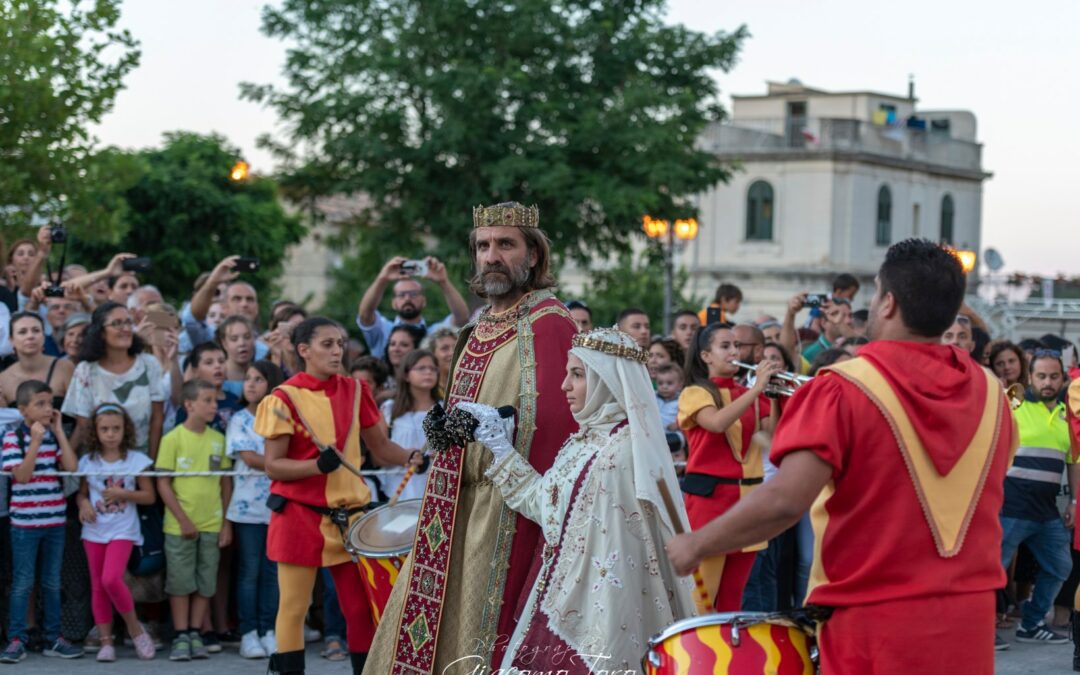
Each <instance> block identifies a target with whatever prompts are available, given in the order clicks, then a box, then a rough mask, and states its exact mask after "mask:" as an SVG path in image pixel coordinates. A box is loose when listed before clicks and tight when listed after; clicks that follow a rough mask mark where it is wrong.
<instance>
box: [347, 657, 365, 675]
mask: <svg viewBox="0 0 1080 675" xmlns="http://www.w3.org/2000/svg"><path fill="white" fill-rule="evenodd" d="M349 658H350V659H352V672H353V675H361V673H363V672H364V664H365V663H367V652H349Z"/></svg>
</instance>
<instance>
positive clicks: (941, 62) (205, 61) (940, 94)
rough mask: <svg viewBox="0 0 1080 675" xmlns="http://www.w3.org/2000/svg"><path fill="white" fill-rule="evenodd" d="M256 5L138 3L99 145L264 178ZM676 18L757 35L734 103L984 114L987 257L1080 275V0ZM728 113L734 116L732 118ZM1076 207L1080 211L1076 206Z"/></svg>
mask: <svg viewBox="0 0 1080 675" xmlns="http://www.w3.org/2000/svg"><path fill="white" fill-rule="evenodd" d="M264 4H265V3H264V2H259V1H256V0H185V1H184V2H161V0H125V2H124V4H123V5H122V19H121V25H122V26H123V27H125V28H128V29H129V30H130V31H131V32H132V33H133V34H134V36H135V37H136V38H137V39H139V40H140V41H141V49H142V63H141V65H140V66H139V67H138V68H137V69H136V70H135V71H133V72H132V73H131V74H130V75H129V76H128V78H127V80H126V85H127V87H126V89H125V90H124V91H122V92H121V93H120V94H119V96H118V97H117V99H116V104H115V106H114V110H113V111H112V112H111V113H109V114H108V115H107V116H106V117H105V118H104V119H103V120H102V123H101V125H100V126H99V128H98V129H96V135H97V137H98V138H99V139H100V141H101V142H102V143H103V144H107V145H117V146H120V147H124V148H144V147H152V146H157V145H160V143H161V137H162V134H163V133H164V132H166V131H173V130H188V131H196V132H200V133H208V132H211V131H213V132H218V133H220V134H222V135H224V136H225V137H226V138H227V139H228V140H229V141H230V142H231V143H233V144H234V145H237V146H239V147H240V148H241V151H242V152H243V154H244V155H245V158H246V159H247V160H248V161H250V162H251V164H252V167H253V170H255V171H256V172H263V173H268V172H271V171H272V170H273V168H274V165H273V160H272V158H271V157H270V156H269V154H268V153H266V152H265V151H262V150H260V149H259V148H257V147H256V138H257V137H258V136H259V135H260V134H263V133H267V132H271V133H272V132H274V131H275V130H280V127H279V125H278V122H277V118H276V115H275V114H274V113H273V112H272V111H270V110H267V109H264V108H261V107H260V106H258V105H256V104H253V103H250V102H246V101H241V100H240V98H239V83H240V82H244V81H247V82H256V83H281V82H282V77H281V68H282V65H283V63H284V57H285V45H284V44H283V43H282V42H280V41H278V40H273V39H270V38H268V37H265V36H264V35H262V34H261V33H260V32H259V25H260V12H261V8H262V6H263V5H264ZM668 7H669V13H668V20H669V22H671V23H683V24H685V25H687V26H690V27H692V28H694V29H696V30H701V31H705V32H714V31H720V30H726V31H730V30H734V29H735V28H736V27H738V26H739V25H743V24H745V25H746V26H747V28H748V29H749V31H750V34H751V37H750V38H749V39H748V40H746V42H745V43H744V44H743V48H742V50H741V53H740V56H739V61H738V63H737V64H736V65H735V67H734V68H733V69H732V70H731V72H729V73H718V74H717V79H718V83H719V85H720V89H721V91H722V92H723V101H724V102H725V104H726V105H730V95H731V94H733V93H734V94H763V93H764V92H765V82H766V81H767V80H781V81H786V80H788V79H789V78H793V77H795V78H798V79H799V80H801V81H802V82H803V83H804V84H806V85H808V86H811V87H815V88H820V89H825V90H831V91H844V90H873V91H881V92H884V93H895V94H900V95H902V94H905V93H906V92H907V82H908V76H909V75H912V76H914V78H915V94H916V97H917V98H918V99H919V101H918V108H920V109H924V110H925V109H937V110H943V109H964V110H971V111H973V112H974V113H975V115H976V117H977V118H978V125H979V126H978V139H979V141H980V142H982V143H983V145H984V148H983V166H984V169H986V170H988V171H990V172H992V173H993V177H992V178H991V179H990V180H988V181H987V182H986V183H985V184H984V192H983V246H984V248H985V247H987V246H993V247H994V248H997V249H998V251H999V252H1000V253H1001V254H1002V257H1003V258H1004V260H1005V266H1006V269H1009V270H1020V271H1025V272H1031V273H1040V274H1056V273H1059V272H1061V273H1066V274H1069V275H1070V276H1071V275H1078V274H1080V257H1076V253H1077V251H1078V250H1080V227H1078V220H1080V219H1078V218H1077V215H1078V209H1077V207H1076V205H1075V204H1076V202H1073V201H1072V198H1071V197H1070V196H1069V195H1070V194H1071V193H1072V191H1073V190H1077V189H1078V186H1077V185H1076V184H1075V183H1076V179H1077V177H1078V176H1080V172H1077V170H1076V168H1075V160H1074V156H1075V155H1076V154H1077V153H1078V151H1080V141H1078V139H1080V133H1078V129H1077V127H1076V126H1074V124H1073V123H1074V120H1073V119H1072V118H1071V117H1070V116H1069V115H1066V114H1065V112H1067V111H1069V110H1072V109H1080V89H1078V88H1077V85H1076V72H1077V67H1078V64H1080V40H1077V39H1076V35H1075V27H1076V26H1077V25H1080V2H1075V1H1073V0H1033V1H1032V2H1028V3H1025V4H1024V6H1023V9H1022V11H1021V10H1020V8H1019V7H1018V6H1017V5H1015V4H1014V3H1006V2H991V3H974V2H942V1H941V0H934V1H924V0H907V1H906V2H904V3H869V2H866V1H865V0H861V1H860V0H817V1H815V2H805V0H768V1H767V2H762V1H761V0H756V1H755V0H728V1H722V2H721V1H717V0H669V4H668ZM729 109H730V108H729ZM1070 204H1072V205H1073V206H1071V207H1070V206H1069V205H1070Z"/></svg>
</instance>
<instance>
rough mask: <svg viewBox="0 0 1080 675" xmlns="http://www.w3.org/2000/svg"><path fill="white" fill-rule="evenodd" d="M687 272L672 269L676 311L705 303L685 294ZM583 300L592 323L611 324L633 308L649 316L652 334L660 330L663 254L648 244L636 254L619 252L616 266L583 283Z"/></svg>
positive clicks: (596, 324) (687, 278) (695, 307)
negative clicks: (590, 314) (587, 306)
mask: <svg viewBox="0 0 1080 675" xmlns="http://www.w3.org/2000/svg"><path fill="white" fill-rule="evenodd" d="M688 280H689V275H688V274H687V272H686V270H685V269H681V268H680V269H677V270H676V271H675V279H674V282H675V283H674V285H673V287H672V302H673V306H674V308H675V311H678V310H680V309H683V308H687V309H693V310H697V308H699V307H701V306H703V305H704V304H705V303H704V301H703V300H702V299H701V298H697V297H691V296H689V295H687V294H686V285H687V281H688ZM583 299H584V300H585V303H586V304H587V305H589V309H590V310H591V311H592V317H593V325H595V326H611V325H614V324H615V319H616V318H617V317H618V316H619V312H621V311H622V310H624V309H628V308H630V307H636V308H637V309H640V310H642V311H644V312H645V313H646V314H648V315H649V319H650V323H651V325H652V328H653V332H654V333H661V332H662V331H661V328H662V326H663V323H664V321H663V319H664V254H663V251H661V250H660V247H659V246H657V245H655V244H653V243H650V244H649V246H648V248H646V249H645V250H644V251H642V253H641V254H640V255H638V256H635V255H634V254H632V253H631V252H629V251H626V252H623V253H621V254H619V256H618V260H617V262H616V264H615V265H613V266H611V267H609V268H606V269H600V270H595V271H593V272H592V273H591V274H590V277H589V283H588V284H586V286H585V292H584V297H583Z"/></svg>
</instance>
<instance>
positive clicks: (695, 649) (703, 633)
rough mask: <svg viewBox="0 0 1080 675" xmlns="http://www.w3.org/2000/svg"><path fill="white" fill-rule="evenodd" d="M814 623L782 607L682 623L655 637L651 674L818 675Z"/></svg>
mask: <svg viewBox="0 0 1080 675" xmlns="http://www.w3.org/2000/svg"><path fill="white" fill-rule="evenodd" d="M816 651H817V650H816V647H815V645H814V638H813V636H812V635H811V633H810V630H809V628H807V627H804V626H803V625H801V624H799V623H798V622H796V621H795V620H794V619H793V618H792V617H791V616H790V615H789V614H786V613H782V612H775V613H764V612H730V613H725V614H709V615H707V616H696V617H692V618H689V619H684V620H682V621H679V622H676V623H674V624H672V625H671V626H669V627H668V628H666V629H665V630H664V631H663V632H662V633H660V634H659V635H657V636H655V637H653V638H652V639H651V640H649V651H648V652H646V654H645V657H644V658H643V659H642V660H641V667H642V670H644V671H645V673H647V675H762V674H764V675H813V673H815V672H816V670H817V668H816V665H815V663H814V659H813V658H811V654H812V653H813V654H815V655H816Z"/></svg>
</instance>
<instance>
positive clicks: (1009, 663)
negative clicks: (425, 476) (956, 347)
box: [0, 630, 1073, 675]
mask: <svg viewBox="0 0 1080 675" xmlns="http://www.w3.org/2000/svg"><path fill="white" fill-rule="evenodd" d="M998 635H1000V636H1001V638H1002V639H1004V640H1005V641H1006V642H1009V643H1010V647H1009V649H1007V650H1006V651H1003V652H997V654H996V655H995V663H996V668H995V669H994V672H995V673H996V675H1017V674H1019V673H1038V674H1039V675H1056V674H1058V673H1061V674H1064V673H1072V672H1073V671H1072V652H1073V650H1072V644H1065V645H1033V644H1021V643H1018V642H1016V641H1015V640H1014V639H1013V635H1012V631H1007V630H1003V631H998ZM321 648H322V643H321V642H316V643H312V644H310V645H308V650H307V673H308V675H351V673H352V668H351V667H350V665H349V662H348V661H339V662H335V663H331V662H330V661H327V660H326V659H324V658H321V657H320V656H319V650H320V649H321ZM167 656H168V655H167V654H162V653H160V652H159V653H158V657H157V658H156V659H154V661H152V662H146V661H140V660H138V659H137V658H136V657H135V651H134V650H133V649H131V648H130V647H123V648H121V649H119V650H118V651H117V660H116V662H115V663H98V662H97V661H95V660H94V655H93V654H87V655H86V656H84V657H82V658H81V659H74V660H71V661H64V660H62V659H56V658H46V657H44V656H41V655H40V654H30V655H28V656H27V657H26V660H25V661H23V662H22V663H20V664H18V665H17V666H4V665H0V674H2V673H8V672H10V673H12V675H16V674H17V675H34V674H39V673H40V674H41V675H45V674H48V675H56V674H57V673H63V674H64V675H83V674H85V675H105V674H106V673H109V674H113V673H117V674H120V673H131V674H138V675H145V673H148V672H153V673H154V674H155V675H190V674H192V673H195V674H200V673H201V674H203V675H265V673H266V665H267V662H266V659H259V660H249V659H242V658H240V655H239V654H238V653H237V651H236V649H230V648H226V649H225V651H223V652H222V653H220V654H212V655H211V656H210V659H209V660H207V661H189V662H186V663H174V662H172V661H169V660H168V658H167ZM912 675H921V674H919V673H913V674H912ZM943 675H945V674H943ZM948 675H951V674H948ZM956 675H963V673H957V674H956Z"/></svg>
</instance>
